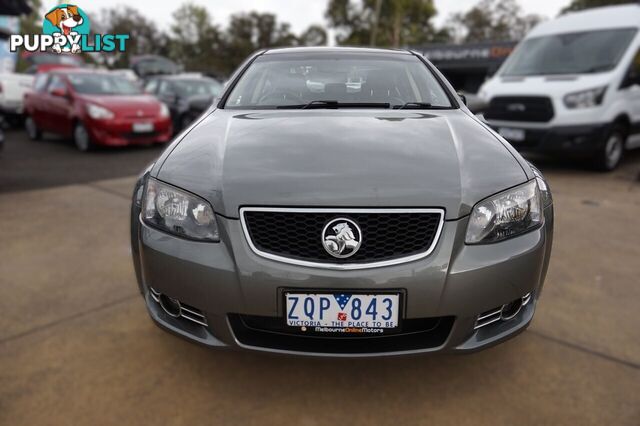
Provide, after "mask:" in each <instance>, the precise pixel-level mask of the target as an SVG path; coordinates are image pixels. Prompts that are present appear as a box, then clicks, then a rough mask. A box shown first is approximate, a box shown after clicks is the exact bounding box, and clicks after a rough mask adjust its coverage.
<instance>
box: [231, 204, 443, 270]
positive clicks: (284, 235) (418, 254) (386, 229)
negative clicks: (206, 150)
mask: <svg viewBox="0 0 640 426" xmlns="http://www.w3.org/2000/svg"><path fill="white" fill-rule="evenodd" d="M240 218H241V220H242V226H243V230H244V233H245V236H246V238H247V241H248V242H249V245H250V246H251V249H252V250H253V251H254V252H255V253H256V254H259V255H260V256H263V257H266V258H270V259H273V260H278V261H282V262H287V263H293V264H298V265H303V266H312V267H323V268H334V269H359V268H370V267H376V266H387V265H392V264H397V263H402V262H408V261H411V260H417V259H420V258H423V257H426V256H428V255H429V254H430V253H431V252H432V251H433V249H434V248H435V246H436V244H437V241H438V238H439V236H440V233H441V231H442V227H443V224H444V210H443V209H320V208H317V209H316V208H270V207H269V208H268V207H245V208H242V209H241V211H240ZM337 218H346V219H349V220H352V221H354V222H356V223H357V224H358V226H359V227H360V229H361V231H362V244H361V247H360V248H359V250H358V251H357V253H355V254H354V255H353V256H352V257H349V258H345V259H337V258H334V257H333V256H331V255H330V254H329V253H327V251H326V250H325V249H324V247H323V245H322V233H323V229H324V227H325V226H326V225H327V224H328V223H329V222H331V221H332V220H334V219H337Z"/></svg>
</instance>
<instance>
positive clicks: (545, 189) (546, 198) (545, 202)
mask: <svg viewBox="0 0 640 426" xmlns="http://www.w3.org/2000/svg"><path fill="white" fill-rule="evenodd" d="M529 167H531V170H532V171H533V174H534V176H535V177H536V181H537V182H538V189H539V190H540V197H541V198H542V208H543V209H546V208H547V207H548V206H550V205H551V204H552V203H553V197H552V196H551V189H549V184H548V183H547V181H546V180H544V176H542V172H541V171H540V170H538V168H537V167H536V166H534V165H533V164H531V163H529Z"/></svg>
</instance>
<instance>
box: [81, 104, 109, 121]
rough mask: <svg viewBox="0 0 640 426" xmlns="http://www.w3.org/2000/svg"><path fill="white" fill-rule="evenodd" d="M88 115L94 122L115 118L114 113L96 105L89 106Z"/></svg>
mask: <svg viewBox="0 0 640 426" xmlns="http://www.w3.org/2000/svg"><path fill="white" fill-rule="evenodd" d="M87 114H89V117H91V118H93V119H94V120H111V119H112V118H113V117H115V114H114V113H113V111H111V110H108V109H106V108H104V107H101V106H98V105H94V104H87Z"/></svg>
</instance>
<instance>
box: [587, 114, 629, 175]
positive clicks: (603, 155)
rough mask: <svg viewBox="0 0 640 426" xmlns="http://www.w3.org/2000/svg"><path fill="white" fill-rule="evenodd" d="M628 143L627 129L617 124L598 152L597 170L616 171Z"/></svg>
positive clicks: (596, 158) (595, 159)
mask: <svg viewBox="0 0 640 426" xmlns="http://www.w3.org/2000/svg"><path fill="white" fill-rule="evenodd" d="M626 143H627V129H626V127H625V126H623V125H620V124H615V125H614V126H613V128H612V129H611V131H610V132H609V134H608V135H607V138H606V140H605V141H604V143H603V144H602V146H601V147H600V148H599V149H598V151H596V153H595V156H594V158H593V165H594V167H595V168H596V170H600V171H603V172H610V171H613V170H615V169H616V168H617V167H618V165H620V162H621V161H622V158H623V157H624V151H625V147H626Z"/></svg>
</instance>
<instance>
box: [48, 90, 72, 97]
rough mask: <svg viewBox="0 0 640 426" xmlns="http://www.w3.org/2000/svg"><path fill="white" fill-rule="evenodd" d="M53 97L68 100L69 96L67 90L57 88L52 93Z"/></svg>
mask: <svg viewBox="0 0 640 426" xmlns="http://www.w3.org/2000/svg"><path fill="white" fill-rule="evenodd" d="M51 95H52V96H56V97H58V98H66V97H67V95H68V94H67V90H66V89H63V88H62V87H56V88H55V89H53V90H52V91H51Z"/></svg>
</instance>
